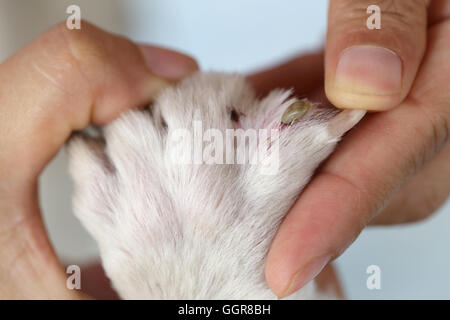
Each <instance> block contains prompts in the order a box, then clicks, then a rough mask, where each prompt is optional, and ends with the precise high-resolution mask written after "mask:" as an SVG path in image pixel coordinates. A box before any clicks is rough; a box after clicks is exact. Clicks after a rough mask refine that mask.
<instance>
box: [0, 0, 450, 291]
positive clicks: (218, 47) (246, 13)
mask: <svg viewBox="0 0 450 320" xmlns="http://www.w3.org/2000/svg"><path fill="white" fill-rule="evenodd" d="M70 4H78V5H80V7H81V10H82V17H83V18H86V19H88V20H90V21H91V22H93V23H95V24H97V25H99V26H101V27H103V28H105V29H107V30H109V31H112V32H116V33H120V34H122V35H125V36H128V37H130V38H132V39H134V40H136V41H142V42H149V43H153V44H158V45H162V46H166V47H170V48H175V49H179V50H181V51H183V52H186V53H189V54H191V55H193V56H194V57H195V58H197V59H198V61H199V63H200V65H201V68H202V69H214V70H223V71H239V72H244V73H245V72H249V71H252V70H256V69H258V68H261V67H264V66H268V65H270V64H272V63H275V62H278V61H281V60H282V59H284V58H286V57H289V56H292V55H294V54H296V53H298V52H302V51H308V50H309V51H311V50H315V49H317V48H320V47H321V44H322V42H323V39H324V38H325V34H326V15H327V2H326V1H325V0H315V1H312V0H309V1H307V0H303V1H300V0H284V1H275V0H272V1H270V0H227V1H208V0H191V1H186V0H169V1H166V0H160V1H143V0H142V1H139V0H133V1H130V0H127V1H119V0H117V1H116V0H110V1H107V0H105V1H100V0H96V1H89V0H86V1H63V0H40V1H37V0H36V1H29V0H0V60H3V59H4V58H6V57H7V56H9V55H10V54H12V53H13V52H15V51H16V50H18V49H19V48H20V47H21V46H23V45H24V44H25V43H27V42H28V41H30V40H31V39H32V38H34V37H36V36H37V35H38V34H39V33H41V32H43V31H44V30H45V29H47V28H48V27H49V26H51V25H52V24H55V23H56V22H59V21H63V20H64V19H65V18H66V13H65V9H66V7H67V6H68V5H70ZM0 85H1V84H0ZM380 152H382V150H380ZM349 165H351V164H349ZM13 170H20V168H13ZM449 178H450V177H449ZM40 186H41V189H40V190H41V194H40V197H41V206H42V209H43V212H44V215H45V221H46V224H47V226H48V230H49V233H50V236H51V239H52V242H53V244H54V246H55V247H56V250H57V252H58V254H59V255H60V256H61V257H62V258H63V260H64V261H65V262H67V263H70V264H82V263H83V262H84V261H87V260H89V259H94V258H95V257H96V256H97V249H96V246H95V243H94V242H93V241H92V240H91V239H90V238H89V236H88V235H87V234H86V232H85V231H84V230H83V229H82V227H81V226H80V225H79V223H78V221H77V220H76V219H75V218H74V217H73V214H72V211H71V200H70V197H71V192H72V185H71V182H70V180H69V177H68V175H67V172H66V157H65V154H64V152H60V154H59V155H58V156H57V157H56V158H55V159H54V161H53V162H52V163H51V164H50V165H49V166H48V168H47V169H46V170H45V172H44V174H43V175H42V177H41V180H40ZM449 225H450V204H447V206H445V207H444V208H443V209H441V210H440V211H439V212H438V213H437V214H436V215H434V216H433V217H432V218H431V219H429V220H427V221H425V222H422V223H419V224H415V225H410V226H401V227H390V228H377V229H370V230H366V231H364V232H363V233H362V235H361V236H360V237H359V238H358V239H357V240H356V242H355V243H354V244H353V245H352V246H351V247H350V249H349V250H347V252H346V253H345V254H344V255H343V256H342V257H341V258H339V259H338V262H337V265H338V268H339V273H340V275H341V278H342V279H343V283H344V288H345V291H346V293H347V295H348V297H349V298H352V299H364V298H366V299H380V298H381V299H391V298H394V299H395V298H403V299H422V298H425V299H430V298H434V299H442V298H447V299H449V298H450V292H449V291H450V290H449V289H450V252H449V250H448V245H449V244H450V233H449ZM371 264H376V265H378V266H380V268H381V271H382V280H381V286H382V287H381V290H372V291H371V290H368V289H367V288H366V278H367V274H366V273H365V271H366V268H367V267H368V266H369V265H371Z"/></svg>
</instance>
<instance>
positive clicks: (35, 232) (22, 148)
mask: <svg viewBox="0 0 450 320" xmlns="http://www.w3.org/2000/svg"><path fill="white" fill-rule="evenodd" d="M166 53H167V52H166ZM163 55H164V54H163V52H162V51H161V50H160V49H156V48H152V47H141V48H139V47H138V46H136V45H135V44H133V43H132V42H130V41H128V40H126V39H124V38H121V37H118V36H115V35H112V34H109V33H107V32H104V31H102V30H100V29H98V28H96V27H94V26H92V25H89V24H87V23H85V22H83V23H82V28H81V30H68V29H66V27H65V25H64V24H61V25H58V26H56V27H54V28H52V29H51V30H49V31H48V32H47V33H45V34H44V35H43V36H41V37H39V38H38V39H37V40H35V41H34V42H32V43H31V44H29V45H28V46H26V47H25V48H24V49H22V50H21V51H19V52H18V53H17V54H15V55H14V56H12V57H11V58H9V59H7V60H6V61H5V62H4V63H2V64H1V65H0V122H1V125H0V147H1V150H0V218H1V219H2V220H1V223H0V246H1V247H2V250H1V251H0V255H1V256H0V283H2V286H1V289H0V297H3V298H5V297H6V298H8V297H9V298H11V297H15V298H18V297H19V298H30V297H32V298H64V297H66V298H67V297H73V295H75V296H77V297H78V295H77V294H76V292H75V291H76V290H73V291H69V290H67V288H66V286H65V279H66V275H65V274H64V272H63V271H62V268H61V265H60V263H59V261H58V259H57V258H56V255H55V253H54V251H53V249H52V247H51V245H50V243H49V241H48V238H47V236H46V232H45V227H44V225H43V223H42V220H41V217H40V213H39V203H38V198H37V177H38V175H39V173H40V172H41V171H42V169H43V168H44V166H45V165H46V163H48V161H49V160H50V159H51V158H52V157H53V156H54V155H55V154H56V152H57V150H58V149H59V148H60V147H61V145H62V144H63V143H64V141H65V140H66V139H67V138H68V136H69V135H70V133H71V131H72V130H76V129H82V128H84V127H86V126H87V125H88V124H89V123H90V122H93V123H96V124H103V123H106V122H108V121H110V120H112V119H113V118H114V117H116V116H117V115H118V114H119V113H120V112H121V111H123V110H125V109H127V108H131V107H136V106H139V105H142V104H145V103H148V102H149V100H150V99H151V97H152V96H153V95H154V94H155V93H156V92H157V91H158V90H160V89H161V88H163V87H165V86H167V85H168V82H167V81H166V80H163V79H162V78H161V77H158V76H156V75H155V73H158V74H159V75H164V74H165V71H168V73H169V76H170V77H173V76H174V75H176V73H175V69H176V68H175V66H176V65H177V64H178V65H180V64H181V69H183V71H182V72H180V73H179V74H178V75H181V74H183V73H187V72H191V71H193V70H194V69H195V68H196V65H195V63H192V59H191V58H186V57H183V56H182V55H179V54H175V53H169V54H168V55H167V57H164V58H163ZM152 56H155V60H157V62H155V61H154V60H153V59H152ZM164 64H165V65H166V67H164V66H163V65H164ZM155 66H157V68H155ZM152 68H155V69H156V72H154V70H152ZM29 270H32V271H33V272H29ZM5 275H6V276H5ZM30 278H31V279H30ZM3 288H6V289H5V290H3Z"/></svg>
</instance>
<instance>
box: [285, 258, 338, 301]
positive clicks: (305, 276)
mask: <svg viewBox="0 0 450 320" xmlns="http://www.w3.org/2000/svg"><path fill="white" fill-rule="evenodd" d="M330 259H331V256H329V255H327V256H323V257H319V258H315V259H313V260H311V261H310V262H309V263H307V264H306V265H305V266H304V267H302V268H300V270H299V271H297V272H296V273H295V274H294V276H293V277H292V279H291V281H290V282H289V284H288V285H287V286H286V290H285V291H284V292H283V293H282V294H281V295H280V296H279V298H280V299H282V298H286V297H288V296H290V295H291V294H293V293H294V292H296V291H298V290H299V289H300V288H302V287H303V286H305V285H306V284H307V283H308V282H310V281H311V280H312V279H314V278H315V277H316V276H317V275H318V274H319V273H320V271H322V269H323V268H324V267H325V266H326V265H327V263H328V262H329V261H330Z"/></svg>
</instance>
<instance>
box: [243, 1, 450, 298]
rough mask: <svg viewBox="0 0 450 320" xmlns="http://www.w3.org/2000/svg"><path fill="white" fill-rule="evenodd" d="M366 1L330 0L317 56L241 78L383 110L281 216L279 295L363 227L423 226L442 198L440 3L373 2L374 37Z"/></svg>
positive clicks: (445, 47) (446, 72)
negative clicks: (376, 11)
mask: <svg viewBox="0 0 450 320" xmlns="http://www.w3.org/2000/svg"><path fill="white" fill-rule="evenodd" d="M372 2H373V1H365V0H363V1H349V0H333V1H331V2H330V8H329V19H328V34H327V41H326V46H325V51H324V54H312V55H307V56H303V57H297V58H296V59H294V60H292V61H289V62H287V63H285V64H283V65H281V66H278V67H275V68H273V69H271V70H265V71H263V72H261V73H258V74H255V75H252V76H251V77H250V79H251V80H252V81H253V83H254V86H255V88H256V89H257V91H259V92H261V93H264V92H267V91H268V90H270V88H273V87H294V88H295V90H296V92H297V93H303V94H306V95H308V93H312V94H313V95H316V96H317V91H320V87H321V86H322V84H323V83H324V87H325V93H326V96H327V98H328V99H329V101H331V102H332V103H333V104H334V105H336V106H337V107H340V108H363V109H367V110H372V111H384V112H373V113H371V114H369V115H368V116H366V117H365V119H363V121H361V123H360V124H359V125H358V126H357V127H356V128H354V130H352V132H351V133H350V134H348V135H347V136H346V137H345V138H344V139H343V141H342V143H340V145H339V146H338V148H337V149H336V151H335V152H334V153H333V154H332V155H331V157H330V158H329V159H328V160H327V161H326V163H324V164H323V165H322V166H321V168H320V169H319V170H318V171H317V172H316V175H315V177H314V178H313V180H312V181H311V182H310V184H309V185H308V186H307V188H306V189H305V190H304V191H303V192H302V194H301V196H300V197H299V199H298V200H297V202H296V203H295V204H294V205H293V207H292V209H291V210H290V212H289V213H288V214H287V216H286V217H285V219H284V222H283V223H282V225H281V226H280V228H279V230H278V233H277V235H276V236H275V239H274V241H273V244H272V248H271V250H270V251H269V254H268V259H267V264H266V279H267V282H268V284H269V286H270V287H271V288H272V290H273V291H274V292H275V293H276V294H277V295H278V296H279V297H285V296H288V295H290V294H291V293H293V292H295V291H296V290H298V289H299V288H301V287H302V286H303V285H305V284H306V283H308V282H309V281H310V280H311V279H312V278H314V276H315V275H317V274H318V273H319V272H320V270H321V269H322V268H323V267H324V266H325V265H327V263H328V262H330V261H332V260H333V259H334V258H336V257H338V256H339V255H340V254H341V253H342V252H343V251H344V250H345V249H346V248H347V247H348V246H349V245H350V244H351V243H352V242H353V241H354V240H355V239H356V237H357V236H358V234H359V233H360V232H361V230H362V229H363V228H364V227H365V226H366V225H368V224H369V223H372V224H393V223H407V222H412V221H418V220H421V219H424V218H425V217H427V216H429V215H430V214H431V213H433V212H435V211H436V209H437V208H439V207H440V206H441V205H442V203H443V202H444V201H445V200H446V199H447V198H448V195H449V193H450V178H449V177H450V162H449V161H448V159H450V146H449V142H448V140H449V126H450V125H449V122H450V120H449V119H450V92H449V90H448V83H450V62H449V60H448V57H449V56H450V18H449V17H450V1H445V0H433V1H422V0H413V1H410V0H399V1H387V0H385V1H377V3H376V4H378V5H379V6H380V8H381V12H382V27H381V29H380V30H375V31H374V30H369V29H367V28H366V26H365V21H366V19H367V17H368V15H367V13H366V8H367V7H368V6H369V5H370V4H373V3H372ZM347 48H352V49H355V48H356V50H350V49H347ZM386 49H387V50H386ZM343 52H345V54H344V53H343ZM340 57H343V60H344V62H343V63H341V62H339V58H340ZM374 66H375V67H374ZM395 73H397V74H395ZM323 75H324V78H323ZM319 97H320V94H319Z"/></svg>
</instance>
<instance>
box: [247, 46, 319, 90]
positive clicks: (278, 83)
mask: <svg viewBox="0 0 450 320" xmlns="http://www.w3.org/2000/svg"><path fill="white" fill-rule="evenodd" d="M248 80H249V81H250V82H251V84H252V85H253V87H254V89H255V91H256V92H257V93H258V94H259V95H261V96H265V95H266V94H267V93H269V92H270V91H271V90H272V89H274V88H284V89H291V88H293V89H294V91H295V93H296V94H307V93H310V92H311V91H314V90H315V89H317V88H318V87H320V86H322V85H323V53H322V52H319V53H312V54H306V55H301V56H299V57H296V58H295V59H292V60H289V61H286V62H284V63H282V64H280V65H278V66H276V67H274V68H271V69H269V70H264V71H260V72H257V73H254V74H251V75H250V76H248Z"/></svg>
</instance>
